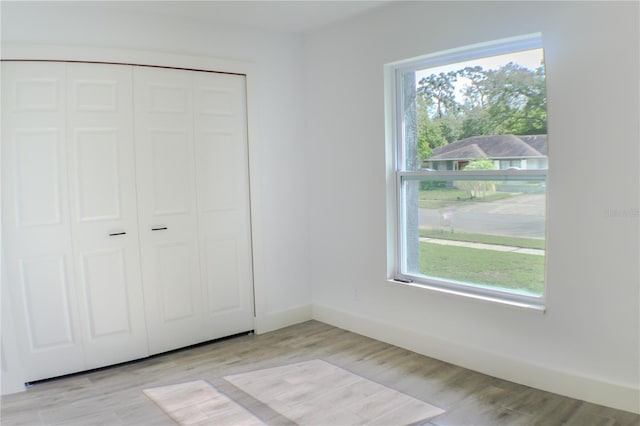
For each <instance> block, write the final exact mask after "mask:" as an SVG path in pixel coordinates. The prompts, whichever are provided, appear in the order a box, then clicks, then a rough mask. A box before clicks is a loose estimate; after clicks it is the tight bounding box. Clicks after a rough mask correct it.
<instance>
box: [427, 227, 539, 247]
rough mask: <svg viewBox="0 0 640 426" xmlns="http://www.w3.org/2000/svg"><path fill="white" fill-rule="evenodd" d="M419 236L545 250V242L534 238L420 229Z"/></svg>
mask: <svg viewBox="0 0 640 426" xmlns="http://www.w3.org/2000/svg"><path fill="white" fill-rule="evenodd" d="M420 236H421V237H427V238H438V239H441V240H453V241H469V242H471V243H484V244H498V245H503V246H511V247H521V248H532V249H540V250H544V249H545V241H544V240H543V239H536V238H520V237H507V236H502V235H489V234H470V233H468V232H443V231H442V230H440V229H425V228H422V229H420Z"/></svg>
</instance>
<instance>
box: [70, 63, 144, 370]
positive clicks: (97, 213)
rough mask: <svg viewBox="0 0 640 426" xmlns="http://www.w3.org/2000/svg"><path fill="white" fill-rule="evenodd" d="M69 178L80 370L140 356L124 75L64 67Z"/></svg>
mask: <svg viewBox="0 0 640 426" xmlns="http://www.w3.org/2000/svg"><path fill="white" fill-rule="evenodd" d="M67 77H68V99H69V102H68V105H69V107H68V114H67V125H68V131H69V159H70V162H69V163H70V164H69V177H70V193H71V197H70V199H71V205H72V209H71V212H72V214H71V216H72V229H73V235H74V253H75V265H76V276H77V277H78V282H79V286H78V297H79V302H80V306H81V311H82V314H83V321H82V323H83V324H84V328H83V336H84V342H85V353H86V367H87V368H93V367H99V366H104V365H108V364H114V363H118V362H123V361H128V360H131V359H136V358H141V357H144V356H146V355H147V354H148V348H147V339H146V325H145V317H144V298H143V290H142V278H141V270H140V256H139V243H138V221H137V218H138V211H137V206H136V203H137V201H136V192H135V160H134V155H135V148H134V140H133V135H134V133H133V101H132V90H133V86H132V79H133V77H132V68H131V67H129V66H120V65H105V64H99V65H98V64H69V65H68V69H67Z"/></svg>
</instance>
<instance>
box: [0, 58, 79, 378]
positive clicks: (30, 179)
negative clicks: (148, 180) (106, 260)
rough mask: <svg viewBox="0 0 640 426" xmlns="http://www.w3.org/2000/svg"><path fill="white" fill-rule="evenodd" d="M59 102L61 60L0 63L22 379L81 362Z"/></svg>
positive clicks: (7, 221)
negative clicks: (54, 61)
mask: <svg viewBox="0 0 640 426" xmlns="http://www.w3.org/2000/svg"><path fill="white" fill-rule="evenodd" d="M66 106H67V94H66V68H65V64H61V63H33V62H4V63H2V171H3V176H2V177H3V179H2V220H3V239H4V249H5V260H6V266H7V278H8V281H9V286H8V287H9V291H10V295H9V297H10V298H11V300H12V305H13V312H14V315H15V326H16V329H17V332H16V333H15V334H16V336H17V339H18V344H19V346H20V356H21V359H22V363H23V369H24V373H25V381H33V380H38V379H42V378H46V377H52V376H57V375H62V374H66V373H70V372H73V371H77V369H78V366H82V365H83V362H84V359H83V353H82V338H81V328H80V317H79V313H78V306H77V303H76V300H77V294H76V277H75V271H74V268H73V264H72V260H73V250H72V242H71V223H70V217H69V207H68V189H67V188H68V182H67V152H66V149H67V144H66V138H67V132H66V123H65V114H66ZM3 296H4V295H3Z"/></svg>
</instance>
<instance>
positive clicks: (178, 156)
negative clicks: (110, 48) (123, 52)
mask: <svg viewBox="0 0 640 426" xmlns="http://www.w3.org/2000/svg"><path fill="white" fill-rule="evenodd" d="M192 76H193V73H190V72H185V71H179V70H168V69H155V68H145V67H139V68H135V69H134V80H135V88H134V100H135V115H136V124H135V132H136V163H137V185H138V202H139V214H140V219H139V223H140V241H141V249H142V268H143V277H144V289H145V303H146V314H147V328H148V336H149V348H150V352H151V353H159V352H164V351H168V350H171V349H175V348H179V347H183V346H187V345H191V344H194V343H198V342H202V341H204V340H207V339H206V335H205V332H204V324H203V323H202V310H203V303H202V296H203V295H202V291H201V285H200V275H199V272H198V271H199V270H200V261H199V257H198V227H197V206H196V196H195V171H194V170H195V164H194V162H195V151H194V139H193V107H192V89H191V85H192Z"/></svg>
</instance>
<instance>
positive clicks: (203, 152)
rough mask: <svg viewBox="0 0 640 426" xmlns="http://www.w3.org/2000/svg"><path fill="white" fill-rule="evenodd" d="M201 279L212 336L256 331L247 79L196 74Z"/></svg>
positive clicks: (236, 76) (195, 119)
mask: <svg viewBox="0 0 640 426" xmlns="http://www.w3.org/2000/svg"><path fill="white" fill-rule="evenodd" d="M194 96H195V102H194V105H195V116H194V122H195V130H196V171H197V189H198V223H199V230H200V232H199V247H200V259H201V260H200V262H201V265H202V269H201V276H202V282H203V287H204V291H205V293H206V298H205V301H206V307H205V310H206V312H205V322H206V323H207V324H208V333H209V338H211V339H213V338H218V337H221V336H226V335H230V334H234V333H239V332H242V331H246V330H251V329H253V274H252V262H251V235H250V229H251V228H250V227H251V224H250V216H249V180H248V177H249V170H248V146H247V135H246V106H245V99H246V93H245V77H244V76H238V75H225V74H213V73H196V75H195V76H194Z"/></svg>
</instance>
